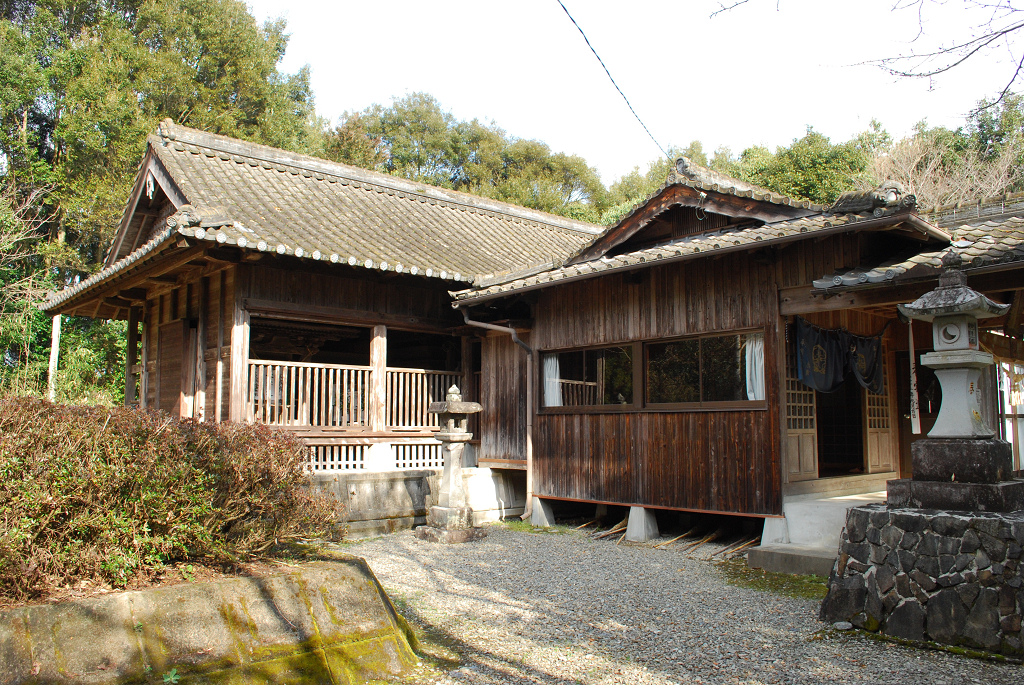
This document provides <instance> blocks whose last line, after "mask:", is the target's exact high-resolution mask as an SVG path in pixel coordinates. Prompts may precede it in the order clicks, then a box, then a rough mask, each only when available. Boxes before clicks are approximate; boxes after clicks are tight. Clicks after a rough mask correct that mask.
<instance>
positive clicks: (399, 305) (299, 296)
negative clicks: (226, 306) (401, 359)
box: [239, 265, 462, 327]
mask: <svg viewBox="0 0 1024 685" xmlns="http://www.w3.org/2000/svg"><path fill="white" fill-rule="evenodd" d="M303 266H304V267H306V265H303ZM321 268H322V269H326V268H328V267H321ZM332 268H333V270H334V271H335V272H337V271H340V270H345V271H351V272H352V273H351V275H338V274H337V273H327V272H324V271H321V270H319V269H318V268H317V267H314V266H308V267H307V268H304V269H298V268H297V269H285V268H278V267H269V266H262V265H243V266H241V267H240V268H239V287H241V288H242V297H243V298H251V299H253V300H262V301H277V302H283V303H288V304H295V305H309V306H313V307H331V308H337V309H347V310H359V311H364V312H372V313H375V314H390V315H396V316H409V317H422V318H425V319H429V320H432V321H444V322H447V323H449V324H450V325H452V326H455V325H458V324H460V323H461V322H462V319H461V318H460V317H458V316H456V314H455V312H454V311H453V310H452V305H451V297H450V296H449V295H448V289H449V285H448V284H445V283H437V282H436V281H435V280H428V279H424V278H417V277H415V276H396V275H395V274H380V273H379V272H374V271H371V270H368V269H361V268H360V269H355V268H349V267H337V266H335V267H332ZM364 272H365V273H364ZM451 287H452V288H454V287H455V285H454V284H453V285H451ZM390 325H391V326H392V327H395V324H393V323H392V324H390Z"/></svg>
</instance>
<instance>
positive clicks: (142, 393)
mask: <svg viewBox="0 0 1024 685" xmlns="http://www.w3.org/2000/svg"><path fill="white" fill-rule="evenodd" d="M151 316H153V308H152V307H151V306H150V305H149V300H147V301H146V303H145V304H144V305H142V374H141V376H140V386H141V387H140V388H139V409H146V408H147V407H148V406H149V346H150V343H151V342H152V340H153V335H152V332H153V325H152V324H151V323H150V317H151Z"/></svg>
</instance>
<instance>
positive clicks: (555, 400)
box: [543, 352, 562, 407]
mask: <svg viewBox="0 0 1024 685" xmlns="http://www.w3.org/2000/svg"><path fill="white" fill-rule="evenodd" d="M543 373H544V406H545V407H561V406H562V388H561V386H560V384H559V382H558V381H559V377H558V376H559V369H558V353H557V352H556V353H554V354H545V355H544V357H543Z"/></svg>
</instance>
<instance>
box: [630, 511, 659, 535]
mask: <svg viewBox="0 0 1024 685" xmlns="http://www.w3.org/2000/svg"><path fill="white" fill-rule="evenodd" d="M659 536H660V534H659V533H658V521H657V519H656V518H655V517H654V510H653V509H645V508H644V507H630V508H629V522H628V523H627V524H626V540H628V541H629V542H647V541H648V540H653V539H655V538H657V537H659Z"/></svg>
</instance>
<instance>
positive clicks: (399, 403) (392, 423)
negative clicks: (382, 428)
mask: <svg viewBox="0 0 1024 685" xmlns="http://www.w3.org/2000/svg"><path fill="white" fill-rule="evenodd" d="M461 383H462V375H461V374H458V373H452V372H450V371H425V370H423V369H388V370H387V386H386V389H385V393H386V396H387V415H386V416H387V419H386V423H387V426H388V427H389V428H424V427H437V425H438V423H437V416H436V415H434V414H428V413H427V407H428V406H429V405H430V403H431V402H441V401H443V400H444V397H445V393H446V392H447V391H448V388H450V387H451V386H452V385H459V384H461Z"/></svg>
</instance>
